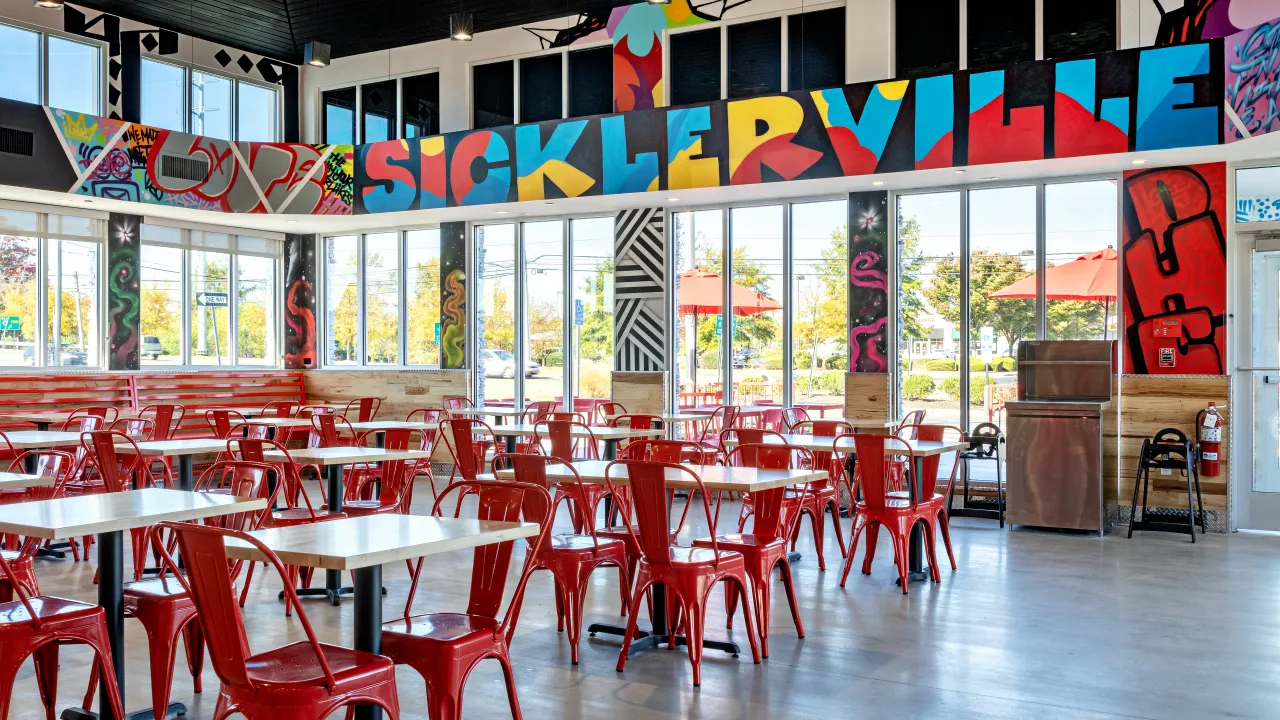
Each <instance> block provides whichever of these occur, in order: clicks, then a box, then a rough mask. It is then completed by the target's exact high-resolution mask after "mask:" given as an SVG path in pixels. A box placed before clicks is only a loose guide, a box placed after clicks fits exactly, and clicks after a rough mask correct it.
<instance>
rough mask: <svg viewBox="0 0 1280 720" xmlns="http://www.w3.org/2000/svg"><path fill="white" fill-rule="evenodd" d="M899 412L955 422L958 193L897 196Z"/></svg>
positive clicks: (957, 413) (957, 398) (958, 347)
mask: <svg viewBox="0 0 1280 720" xmlns="http://www.w3.org/2000/svg"><path fill="white" fill-rule="evenodd" d="M898 253H899V257H900V258H901V264H900V268H899V272H900V283H901V284H900V286H899V288H898V298H899V306H900V314H901V316H902V338H901V351H900V353H899V355H900V361H901V363H902V371H901V372H900V373H899V374H898V379H899V386H898V394H899V397H900V398H901V399H902V411H903V413H904V414H905V413H909V412H912V411H914V410H924V411H925V414H926V417H925V420H927V421H929V420H931V421H934V422H940V423H950V424H955V425H958V424H959V423H960V395H959V392H958V389H959V387H960V368H959V365H958V364H957V358H959V356H960V354H961V348H962V345H961V342H960V312H961V303H960V193H958V192H945V193H928V194H922V195H902V196H899V197H898Z"/></svg>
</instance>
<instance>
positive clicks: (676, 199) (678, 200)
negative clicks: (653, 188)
mask: <svg viewBox="0 0 1280 720" xmlns="http://www.w3.org/2000/svg"><path fill="white" fill-rule="evenodd" d="M667 202H680V198H677V197H670V198H667Z"/></svg>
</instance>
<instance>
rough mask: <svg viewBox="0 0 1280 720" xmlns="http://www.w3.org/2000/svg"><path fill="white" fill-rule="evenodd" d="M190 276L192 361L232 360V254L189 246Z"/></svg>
mask: <svg viewBox="0 0 1280 720" xmlns="http://www.w3.org/2000/svg"><path fill="white" fill-rule="evenodd" d="M189 255H190V262H191V264H190V272H191V279H190V281H189V287H190V288H191V295H190V300H189V303H190V305H189V307H190V308H191V364H192V365H230V364H231V333H230V332H229V328H230V323H231V318H230V314H231V313H230V308H229V307H228V306H227V299H228V297H229V293H230V290H231V287H230V277H229V273H230V268H231V264H230V263H231V256H230V255H227V254H226V253H218V252H207V251H204V250H192V251H190V252H189Z"/></svg>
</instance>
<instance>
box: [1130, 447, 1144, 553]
mask: <svg viewBox="0 0 1280 720" xmlns="http://www.w3.org/2000/svg"><path fill="white" fill-rule="evenodd" d="M1146 455H1147V443H1146V441H1145V440H1144V441H1143V442H1142V455H1141V456H1140V457H1142V458H1143V462H1140V463H1139V465H1138V472H1137V474H1136V475H1135V476H1134V478H1133V502H1131V503H1130V504H1129V535H1128V537H1130V538H1132V537H1133V525H1134V523H1136V522H1138V488H1139V487H1141V486H1142V470H1143V467H1144V466H1145V458H1146Z"/></svg>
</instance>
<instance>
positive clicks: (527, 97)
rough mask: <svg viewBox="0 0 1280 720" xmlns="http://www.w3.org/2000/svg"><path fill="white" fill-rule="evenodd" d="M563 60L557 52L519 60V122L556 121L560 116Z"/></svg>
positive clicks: (562, 89)
mask: <svg viewBox="0 0 1280 720" xmlns="http://www.w3.org/2000/svg"><path fill="white" fill-rule="evenodd" d="M563 62H564V58H563V56H561V54H560V53H556V54H554V55H543V56H540V57H531V58H524V59H522V60H521V61H520V122H522V123H527V122H541V121H543V120H557V119H559V118H560V117H562V116H563V114H564V108H563V106H562V103H563V98H564V85H563V81H562V79H561V75H562V72H561V71H562V69H563Z"/></svg>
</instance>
